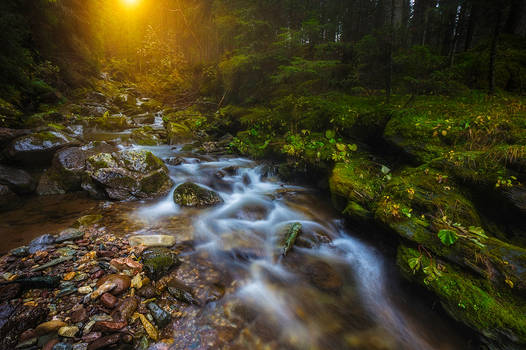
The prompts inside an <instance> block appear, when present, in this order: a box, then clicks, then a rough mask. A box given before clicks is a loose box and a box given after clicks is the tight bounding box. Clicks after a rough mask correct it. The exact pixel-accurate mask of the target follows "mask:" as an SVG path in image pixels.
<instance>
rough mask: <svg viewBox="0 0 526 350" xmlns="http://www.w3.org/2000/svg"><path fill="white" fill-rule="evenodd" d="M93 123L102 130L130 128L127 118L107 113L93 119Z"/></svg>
mask: <svg viewBox="0 0 526 350" xmlns="http://www.w3.org/2000/svg"><path fill="white" fill-rule="evenodd" d="M94 122H95V125H96V126H97V127H98V128H100V129H103V130H110V131H122V130H126V129H128V128H130V125H129V123H128V119H126V117H125V116H123V115H112V116H110V115H108V114H107V113H106V114H104V115H103V116H102V117H99V118H97V119H95V121H94Z"/></svg>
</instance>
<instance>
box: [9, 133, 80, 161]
mask: <svg viewBox="0 0 526 350" xmlns="http://www.w3.org/2000/svg"><path fill="white" fill-rule="evenodd" d="M77 145H79V142H78V141H77V140H75V139H73V138H71V137H69V136H68V135H65V134H63V133H61V132H58V131H42V132H39V133H35V134H31V135H26V136H22V137H19V138H17V139H15V140H14V141H12V142H11V144H10V146H9V147H8V148H7V154H8V156H9V158H10V159H11V160H12V161H14V162H19V163H24V164H27V165H28V166H36V165H44V164H49V163H50V162H51V159H52V158H53V155H54V154H55V152H56V151H57V150H59V149H61V148H65V147H71V146H77Z"/></svg>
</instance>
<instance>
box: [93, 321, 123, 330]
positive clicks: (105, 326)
mask: <svg viewBox="0 0 526 350" xmlns="http://www.w3.org/2000/svg"><path fill="white" fill-rule="evenodd" d="M126 326H127V323H126V322H112V321H98V322H95V324H94V325H93V328H92V329H93V330H94V331H100V332H103V333H114V332H117V331H119V330H121V329H123V328H124V327H126Z"/></svg>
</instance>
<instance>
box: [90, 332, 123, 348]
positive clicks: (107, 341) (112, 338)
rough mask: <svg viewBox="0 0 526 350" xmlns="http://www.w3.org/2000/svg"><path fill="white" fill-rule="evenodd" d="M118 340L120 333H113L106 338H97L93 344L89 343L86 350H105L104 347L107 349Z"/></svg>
mask: <svg viewBox="0 0 526 350" xmlns="http://www.w3.org/2000/svg"><path fill="white" fill-rule="evenodd" d="M120 338H121V335H120V333H115V334H112V335H109V336H107V337H102V338H99V339H97V340H95V341H94V342H93V343H90V344H89V345H88V350H99V349H105V348H106V347H109V346H110V345H113V344H116V343H118V342H119V340H120Z"/></svg>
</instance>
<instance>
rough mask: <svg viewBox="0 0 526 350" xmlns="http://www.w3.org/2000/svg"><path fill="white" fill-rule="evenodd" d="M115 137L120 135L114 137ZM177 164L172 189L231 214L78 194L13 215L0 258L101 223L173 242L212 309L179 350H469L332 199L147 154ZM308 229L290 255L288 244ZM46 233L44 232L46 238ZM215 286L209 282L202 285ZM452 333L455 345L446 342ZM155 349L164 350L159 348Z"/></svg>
mask: <svg viewBox="0 0 526 350" xmlns="http://www.w3.org/2000/svg"><path fill="white" fill-rule="evenodd" d="M114 136H115V135H114ZM127 147H130V148H133V149H147V150H150V151H152V152H153V153H154V154H156V155H157V156H158V157H160V158H161V159H166V158H169V157H180V158H181V160H182V163H181V164H180V165H177V166H171V165H168V168H169V171H170V176H171V178H172V179H173V181H174V183H175V186H174V189H175V187H176V186H177V185H179V184H181V183H184V182H187V181H192V182H195V183H198V184H200V185H201V186H203V187H205V188H208V189H212V190H214V191H216V192H218V193H219V195H220V196H221V198H222V199H223V200H224V203H223V204H222V205H219V206H216V207H213V208H210V209H186V208H180V207H179V206H177V205H176V204H175V203H174V201H173V199H172V197H173V189H172V192H170V193H169V194H168V195H167V196H166V197H164V198H161V199H158V200H154V201H145V202H105V201H95V200H92V199H89V198H87V197H85V196H84V195H80V194H79V195H76V194H73V195H71V194H69V195H64V196H51V197H40V198H32V199H29V200H27V203H26V204H25V205H24V206H23V207H22V208H19V209H17V210H14V211H11V212H8V213H4V214H3V215H2V219H1V220H0V230H1V231H2V233H3V236H4V237H9V241H6V240H4V241H3V242H2V244H1V246H0V248H1V249H0V250H2V251H7V250H8V249H11V248H14V247H16V246H19V245H22V244H25V243H27V242H28V241H29V240H31V239H32V238H34V237H36V236H38V235H40V234H43V233H48V232H47V231H49V232H56V231H57V230H60V229H62V228H65V227H68V226H69V225H70V224H71V223H72V222H73V221H74V220H75V219H76V218H78V217H79V216H81V215H85V214H93V213H101V214H103V215H104V219H103V221H102V223H101V226H103V227H104V229H106V230H108V231H109V232H111V233H114V234H115V235H124V236H129V235H133V234H166V235H174V236H175V237H176V238H177V242H178V243H184V244H186V245H187V247H188V248H187V249H184V250H183V251H181V252H180V254H181V256H182V257H184V258H185V259H188V260H190V261H192V262H193V267H194V268H193V269H191V270H178V271H177V275H178V277H179V278H180V279H181V280H183V281H185V283H187V284H189V285H191V286H192V287H193V288H194V290H196V293H197V294H198V296H200V297H201V299H206V300H207V301H208V302H207V303H206V305H204V306H202V307H200V308H196V307H189V308H187V309H184V310H180V311H181V317H180V318H179V319H178V321H177V322H175V329H174V330H173V339H174V343H173V345H172V347H171V349H202V348H203V349H204V348H217V347H219V345H218V344H225V343H226V344H230V346H228V347H227V348H235V349H247V348H250V349H252V348H262V349H263V348H265V349H266V348H268V349H365V350H369V349H415V350H425V349H444V350H445V349H467V348H468V347H469V339H467V336H466V335H465V334H462V333H463V332H462V331H461V330H458V329H457V328H458V327H456V325H454V324H452V321H451V320H449V319H447V318H446V317H444V316H442V315H441V314H439V313H438V312H437V311H436V310H433V309H431V308H430V307H429V306H428V305H427V303H426V302H425V300H424V299H423V298H422V297H420V296H418V295H415V294H413V293H411V291H410V289H408V288H407V286H404V283H403V281H401V278H400V276H399V275H398V273H397V272H396V268H395V266H394V258H393V257H388V256H387V255H385V254H384V253H383V252H382V249H380V248H379V247H375V245H374V244H372V243H370V242H367V241H365V240H362V239H360V238H358V237H364V236H366V235H365V234H364V233H363V232H360V234H357V233H356V232H353V229H352V227H351V228H349V227H345V226H344V222H343V219H342V218H341V217H340V216H339V215H338V213H336V212H335V211H334V210H333V209H332V206H331V204H330V201H329V200H328V198H327V194H325V193H320V192H318V191H317V190H314V189H312V188H307V187H302V186H296V185H294V184H287V183H283V182H281V181H280V180H279V179H278V178H277V177H276V176H274V174H272V172H271V170H270V169H269V167H268V166H266V165H264V164H259V163H257V162H254V161H251V160H249V159H244V158H239V157H235V156H230V155H213V156H211V155H202V154H198V153H195V152H192V151H183V150H182V146H167V145H163V146H155V147H143V146H136V145H130V146H127ZM297 222H299V223H301V225H302V232H301V234H300V236H299V238H298V240H297V242H296V245H295V246H294V248H293V250H292V251H291V252H290V253H289V254H288V255H287V256H282V255H281V250H280V246H279V241H280V239H281V238H280V237H281V236H280V233H281V232H283V230H286V228H287V227H288V226H289V225H290V224H292V223H297ZM43 231H46V232H43ZM204 282H206V283H204ZM443 334H447V335H448V336H447V337H444V336H443ZM151 349H156V347H155V346H154V347H152V348H151Z"/></svg>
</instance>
